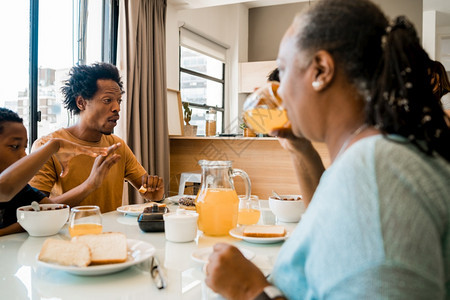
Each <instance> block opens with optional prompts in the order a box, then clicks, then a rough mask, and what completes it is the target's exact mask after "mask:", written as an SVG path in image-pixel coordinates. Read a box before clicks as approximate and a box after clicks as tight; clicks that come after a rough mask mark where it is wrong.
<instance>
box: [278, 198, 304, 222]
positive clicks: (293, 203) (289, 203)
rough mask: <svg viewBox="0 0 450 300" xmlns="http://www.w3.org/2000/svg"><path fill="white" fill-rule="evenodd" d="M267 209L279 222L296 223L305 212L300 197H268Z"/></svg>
mask: <svg viewBox="0 0 450 300" xmlns="http://www.w3.org/2000/svg"><path fill="white" fill-rule="evenodd" d="M269 207H270V209H271V210H272V212H273V214H274V215H275V216H276V217H277V220H278V221H280V222H286V223H290V222H298V221H300V219H301V217H302V215H303V213H304V212H305V209H306V208H305V202H304V201H303V200H302V196H301V195H279V197H278V196H271V197H269Z"/></svg>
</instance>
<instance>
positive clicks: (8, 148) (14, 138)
mask: <svg viewBox="0 0 450 300" xmlns="http://www.w3.org/2000/svg"><path fill="white" fill-rule="evenodd" d="M22 122H23V120H22V119H21V118H20V117H19V116H18V115H17V113H15V112H13V111H11V110H9V109H6V108H0V236H2V235H6V234H11V233H16V232H21V231H23V229H22V227H21V226H20V225H19V224H18V223H17V219H16V209H17V208H18V207H20V206H24V205H29V204H31V202H33V201H37V202H40V203H64V204H68V205H70V206H73V205H77V204H78V203H80V202H81V200H83V199H84V198H85V197H86V196H87V195H88V194H89V193H91V192H92V191H94V190H95V189H97V188H98V187H99V186H100V184H101V183H102V181H103V179H104V178H105V177H106V175H107V174H108V171H109V169H110V168H111V166H113V165H114V164H115V163H116V162H117V161H118V160H119V159H120V155H117V154H113V151H114V150H115V149H117V148H118V147H119V146H120V144H115V145H113V146H111V147H109V148H92V147H86V146H80V145H77V144H74V143H71V142H69V141H66V140H63V139H51V140H49V141H48V142H47V143H46V144H45V145H44V146H43V147H42V148H40V149H39V150H38V151H36V152H34V153H32V154H30V155H29V156H26V153H25V149H26V147H27V143H28V138H27V130H26V129H25V126H23V123H22ZM55 153H57V157H58V159H59V161H60V163H61V165H62V167H63V170H64V171H63V174H62V175H61V176H64V174H65V173H66V172H67V169H68V163H69V161H70V159H71V158H73V157H74V156H76V155H80V154H85V155H90V156H94V157H97V158H96V160H95V163H94V166H93V168H92V171H91V174H90V176H89V178H88V179H86V181H84V182H83V183H82V184H80V185H79V186H77V187H76V188H74V189H72V190H70V191H68V192H67V193H65V194H63V195H60V196H58V197H54V198H47V197H46V195H44V194H43V193H41V192H40V191H38V190H37V189H35V188H33V187H31V186H30V185H28V184H27V182H28V181H29V180H30V179H31V178H32V177H33V176H34V174H35V173H36V172H37V171H38V170H39V169H40V167H41V166H42V165H43V164H44V163H45V162H46V161H47V160H48V159H49V158H50V157H51V156H52V155H53V154H55Z"/></svg>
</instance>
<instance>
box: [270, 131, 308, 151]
mask: <svg viewBox="0 0 450 300" xmlns="http://www.w3.org/2000/svg"><path fill="white" fill-rule="evenodd" d="M270 135H271V136H275V137H277V138H278V141H279V142H280V144H281V146H282V147H283V148H284V149H286V150H288V151H289V152H291V153H296V152H301V151H303V150H304V149H305V147H309V146H310V145H311V141H310V140H308V139H306V138H305V137H303V136H301V137H298V136H295V135H294V133H293V132H292V129H291V128H278V129H275V130H273V131H271V132H270Z"/></svg>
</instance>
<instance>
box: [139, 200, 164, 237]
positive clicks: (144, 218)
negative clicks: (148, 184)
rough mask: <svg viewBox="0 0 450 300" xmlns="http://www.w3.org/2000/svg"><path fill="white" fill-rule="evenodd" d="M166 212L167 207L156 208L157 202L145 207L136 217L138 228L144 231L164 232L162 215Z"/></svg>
mask: <svg viewBox="0 0 450 300" xmlns="http://www.w3.org/2000/svg"><path fill="white" fill-rule="evenodd" d="M168 212H169V208H167V207H159V208H158V205H157V204H155V205H154V206H153V207H151V208H150V207H148V208H146V209H145V210H144V212H143V213H141V214H140V215H139V217H138V224H139V228H141V230H142V231H144V232H164V219H163V215H164V214H166V213H168Z"/></svg>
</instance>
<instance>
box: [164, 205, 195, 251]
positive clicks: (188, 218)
mask: <svg viewBox="0 0 450 300" xmlns="http://www.w3.org/2000/svg"><path fill="white" fill-rule="evenodd" d="M163 218H164V227H165V235H166V240H168V241H171V242H175V243H186V242H191V241H193V240H195V238H196V236H197V220H198V213H196V212H190V211H186V210H184V209H177V211H176V212H174V213H168V214H164V215H163Z"/></svg>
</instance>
